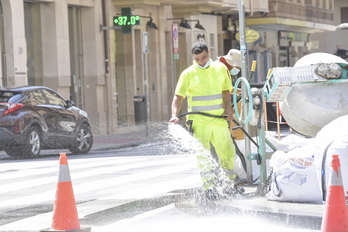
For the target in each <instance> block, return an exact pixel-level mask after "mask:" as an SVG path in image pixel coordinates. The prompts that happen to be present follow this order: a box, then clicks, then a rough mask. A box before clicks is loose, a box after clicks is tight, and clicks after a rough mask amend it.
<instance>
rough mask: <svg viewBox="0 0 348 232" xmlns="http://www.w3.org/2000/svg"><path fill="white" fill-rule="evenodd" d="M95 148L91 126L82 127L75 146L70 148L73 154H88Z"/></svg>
mask: <svg viewBox="0 0 348 232" xmlns="http://www.w3.org/2000/svg"><path fill="white" fill-rule="evenodd" d="M92 146H93V134H92V130H91V127H90V126H89V125H85V124H84V125H81V126H80V128H79V130H78V133H77V136H76V138H75V141H74V144H73V145H72V146H71V147H70V148H69V150H70V152H71V153H72V154H87V153H88V152H89V151H90V150H91V148H92Z"/></svg>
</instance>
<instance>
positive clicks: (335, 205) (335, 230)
mask: <svg viewBox="0 0 348 232" xmlns="http://www.w3.org/2000/svg"><path fill="white" fill-rule="evenodd" d="M342 183H343V182H342V177H341V165H340V160H339V158H338V155H333V156H332V162H331V173H330V181H329V188H328V194H327V197H326V204H325V210H324V215H323V221H322V224H321V231H322V232H347V231H348V209H347V203H346V197H345V195H344V188H343V184H342Z"/></svg>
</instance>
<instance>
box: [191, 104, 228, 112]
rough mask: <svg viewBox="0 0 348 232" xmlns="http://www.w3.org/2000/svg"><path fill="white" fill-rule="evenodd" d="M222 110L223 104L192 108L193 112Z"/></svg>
mask: <svg viewBox="0 0 348 232" xmlns="http://www.w3.org/2000/svg"><path fill="white" fill-rule="evenodd" d="M220 109H223V108H222V104H218V105H211V106H192V111H208V110H220Z"/></svg>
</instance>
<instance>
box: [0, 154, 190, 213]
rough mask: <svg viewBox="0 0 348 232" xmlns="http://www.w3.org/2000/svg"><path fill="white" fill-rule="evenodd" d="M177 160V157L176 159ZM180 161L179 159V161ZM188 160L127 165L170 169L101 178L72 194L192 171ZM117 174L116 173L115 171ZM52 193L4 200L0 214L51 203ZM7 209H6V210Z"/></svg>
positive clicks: (89, 174)
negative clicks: (15, 208)
mask: <svg viewBox="0 0 348 232" xmlns="http://www.w3.org/2000/svg"><path fill="white" fill-rule="evenodd" d="M177 158H179V157H177ZM179 160H180V159H179ZM187 160H188V159H184V160H181V161H178V159H176V160H168V161H166V160H163V161H161V160H159V161H157V160H152V161H151V160H149V161H148V163H141V165H139V164H134V165H129V166H128V168H135V167H144V166H154V164H156V163H157V164H162V165H163V164H172V166H171V167H162V168H158V167H156V166H154V168H155V169H154V170H150V171H146V172H143V173H140V174H139V173H135V174H130V175H124V176H120V177H115V175H114V176H112V177H109V178H101V179H99V180H98V178H97V180H94V181H88V182H85V183H82V184H79V183H77V184H74V192H75V194H84V193H87V192H91V191H93V190H98V189H102V188H109V187H112V186H117V185H121V184H123V183H130V182H132V181H140V180H145V179H149V178H153V177H158V176H161V175H169V174H173V173H178V172H182V171H187V170H192V169H194V166H193V164H192V163H191V162H187ZM110 169H112V170H107V169H105V171H104V169H103V172H104V173H113V172H115V170H114V168H113V167H112V168H110ZM122 170H126V169H122V168H121V171H122ZM100 171H102V170H99V169H98V170H97V171H96V170H93V171H90V172H89V173H87V172H83V173H82V174H81V175H79V173H76V176H77V179H79V178H86V177H91V176H93V175H96V174H98V175H99V172H100ZM116 172H117V171H116ZM72 178H73V183H75V182H74V176H73V175H72ZM17 184H18V185H21V184H20V183H17ZM54 192H55V189H53V190H49V191H44V192H41V193H36V194H32V195H30V196H21V197H16V198H13V199H10V200H6V201H2V202H0V213H1V212H5V211H6V210H8V209H9V208H10V209H13V208H14V206H18V205H20V206H21V207H23V205H24V206H25V205H33V204H38V203H41V202H46V201H51V200H52V198H53V196H54ZM6 208H7V209H6Z"/></svg>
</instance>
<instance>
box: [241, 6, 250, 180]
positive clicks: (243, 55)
mask: <svg viewBox="0 0 348 232" xmlns="http://www.w3.org/2000/svg"><path fill="white" fill-rule="evenodd" d="M238 12H239V35H240V40H239V41H240V52H241V60H242V67H241V72H242V77H245V78H246V79H248V73H247V44H246V42H245V3H244V0H239V1H238ZM242 86H243V87H242V98H243V99H246V98H247V97H248V95H247V89H246V86H245V85H242ZM248 101H252V99H248ZM249 104H250V103H249ZM242 111H243V115H244V117H245V116H246V115H248V104H244V105H243V109H242ZM243 127H244V130H245V132H246V133H248V134H250V127H249V123H248V122H246V123H244V125H243ZM244 138H245V156H246V158H247V159H246V161H247V162H246V163H247V181H248V184H252V183H253V171H252V165H251V160H249V159H248V156H249V154H250V153H251V149H250V139H249V138H248V137H247V136H244Z"/></svg>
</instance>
